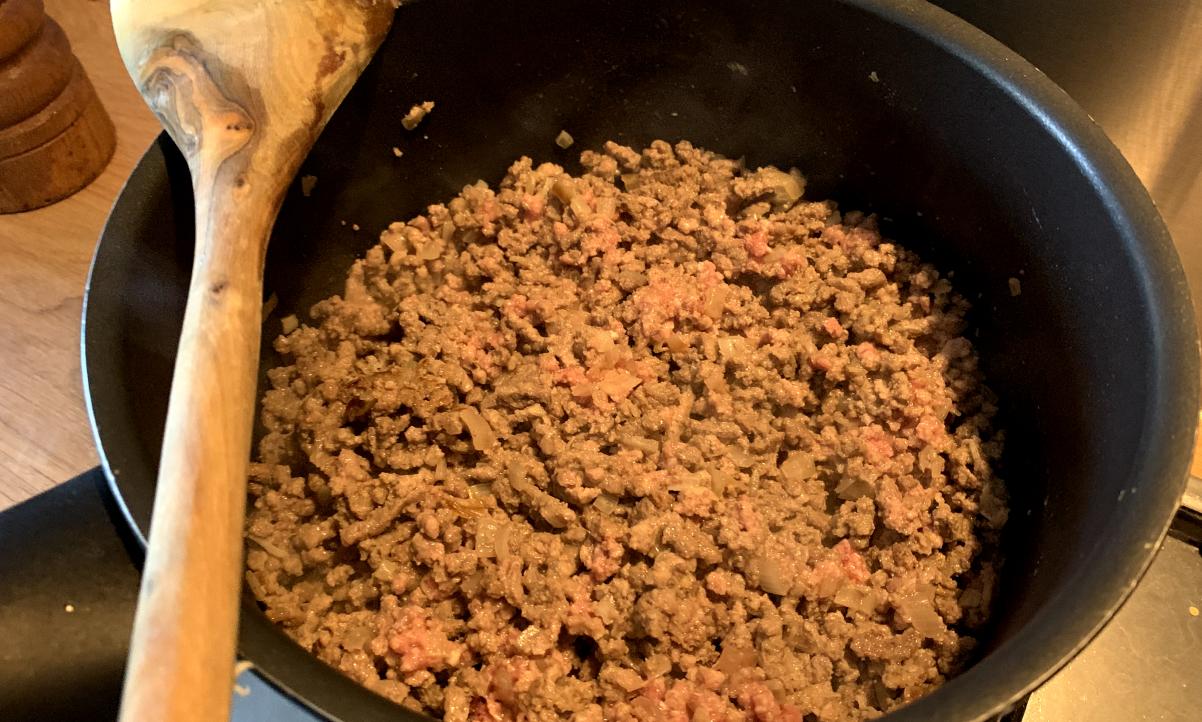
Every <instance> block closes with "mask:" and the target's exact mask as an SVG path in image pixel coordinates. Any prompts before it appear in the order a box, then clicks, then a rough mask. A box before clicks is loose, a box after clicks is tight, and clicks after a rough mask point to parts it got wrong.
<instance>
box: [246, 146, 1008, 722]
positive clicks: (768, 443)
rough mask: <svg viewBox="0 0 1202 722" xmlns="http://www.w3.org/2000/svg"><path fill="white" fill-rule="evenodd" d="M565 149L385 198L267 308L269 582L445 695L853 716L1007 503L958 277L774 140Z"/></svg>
mask: <svg viewBox="0 0 1202 722" xmlns="http://www.w3.org/2000/svg"><path fill="white" fill-rule="evenodd" d="M581 162H582V164H583V167H584V169H585V173H584V175H583V176H581V177H572V176H570V175H569V174H567V173H566V172H565V171H564V170H563V169H562V168H560V167H559V166H556V165H552V164H549V163H544V164H542V165H539V166H537V167H535V166H534V165H533V164H532V162H531V161H530V160H529V159H528V158H523V159H521V160H519V161H517V162H516V163H515V164H514V165H513V166H512V167H511V168H510V170H509V173H508V174H507V175H506V176H505V178H504V180H503V181H502V182H501V184H500V186H499V188H498V189H497V190H493V189H491V188H489V187H488V186H487V185H485V184H484V183H477V184H475V185H472V186H469V187H467V188H464V189H463V192H462V193H461V194H460V195H459V196H458V197H457V198H455V199H453V200H451V201H450V202H449V203H447V204H445V205H435V206H431V207H430V208H429V210H428V212H427V213H426V215H423V216H418V217H417V218H414V219H412V220H410V221H408V222H405V223H395V224H393V225H392V226H391V227H390V228H389V229H388V230H387V231H386V232H384V233H383V235H382V236H381V239H380V243H379V245H377V246H375V247H374V248H372V249H371V250H370V251H368V253H367V255H366V257H365V258H363V259H362V260H360V261H358V262H356V263H355V264H354V266H353V267H352V268H351V270H350V274H349V276H348V278H347V281H346V289H345V292H344V293H343V294H342V295H341V296H335V297H333V298H330V299H328V300H326V301H323V302H321V303H318V304H317V305H316V306H315V307H314V308H313V310H312V322H311V325H305V324H302V325H300V326H299V327H296V328H291V329H290V330H289V332H288V333H285V334H284V335H283V336H281V337H280V338H279V339H278V340H277V341H276V343H275V346H276V349H277V350H278V351H279V352H280V353H281V354H283V356H284V358H285V359H287V360H288V362H289V363H288V365H285V366H281V367H280V368H276V369H273V370H271V372H270V374H269V377H270V382H271V389H270V390H269V391H267V392H266V395H265V396H264V398H263V405H262V410H263V422H264V424H265V428H266V435H265V436H264V437H263V439H262V442H261V445H260V447H259V462H258V463H255V464H253V466H252V469H251V484H250V490H251V497H252V507H251V511H250V514H249V519H248V524H247V539H248V553H247V566H248V572H247V582H248V583H249V585H250V588H251V589H252V590H253V592H254V594H255V595H256V596H257V597H258V599H259V600H260V602H261V603H262V605H263V607H264V608H265V609H266V613H267V614H268V616H269V617H270V618H271V619H273V620H274V621H276V622H277V623H279V624H280V625H282V626H283V628H284V629H285V630H287V632H288V633H289V634H290V635H291V636H292V637H293V638H294V639H295V640H296V641H297V642H299V643H300V644H301V645H302V646H303V647H305V648H306V649H308V650H311V651H312V652H313V653H314V654H315V655H317V656H318V657H320V658H321V659H322V660H324V661H325V662H327V663H328V664H330V665H331V666H333V667H335V668H337V669H339V670H341V671H343V672H344V673H345V674H347V675H349V676H351V677H353V678H354V679H356V680H358V681H359V682H361V683H362V684H363V685H365V686H366V687H368V688H370V689H372V690H375V691H376V692H378V693H380V694H382V695H385V696H387V697H389V698H391V699H393V700H396V701H397V702H399V703H400V704H402V705H404V706H406V707H409V708H412V709H414V710H421V711H424V712H427V713H429V714H430V715H433V716H435V717H443V718H445V719H446V720H448V721H450V722H463V721H464V720H560V719H576V720H585V721H588V720H592V721H596V722H600V721H601V720H615V721H616V720H679V721H681V722H686V721H691V722H696V721H707V722H710V721H716V720H759V721H762V722H767V721H769V720H794V721H798V722H801V721H803V720H824V721H828V720H859V719H865V718H871V717H876V716H879V715H880V714H881V713H882V712H884V711H888V710H890V709H892V708H895V707H897V706H899V705H901V704H904V703H906V702H907V701H910V700H913V699H915V698H916V697H918V696H921V695H923V694H925V693H927V692H929V691H930V690H932V689H933V688H935V687H936V686H938V685H939V684H940V683H941V682H942V681H943V680H944V679H946V678H947V676H948V675H951V674H953V673H955V672H956V670H957V669H958V667H959V666H960V665H962V664H963V663H964V661H965V659H966V656H967V655H968V654H969V653H970V650H971V649H972V646H973V643H974V641H973V638H972V636H971V634H972V631H973V630H974V629H976V628H978V627H980V625H981V624H982V622H983V621H984V619H985V617H986V614H987V612H988V610H989V607H990V599H991V597H992V592H993V589H994V586H995V579H996V575H995V569H996V558H995V557H994V555H993V549H994V544H995V541H996V537H997V534H998V532H999V530H1000V528H1001V527H1002V525H1003V523H1004V522H1005V518H1006V503H1005V499H1006V496H1005V492H1004V490H1003V487H1002V484H1001V482H1000V481H999V479H998V478H997V477H996V476H994V472H993V468H992V467H993V465H994V464H995V462H996V461H997V459H998V456H999V454H1000V443H1001V440H1000V436H999V434H997V433H996V432H994V431H993V430H992V429H991V425H990V420H991V417H992V415H993V413H994V403H993V401H992V398H991V395H990V394H989V392H988V391H987V390H986V389H985V388H984V386H983V385H982V382H981V378H980V374H979V372H978V368H977V357H976V354H975V352H974V350H973V347H972V344H971V343H970V342H969V340H968V339H967V338H966V337H965V321H964V314H965V311H966V310H967V304H966V303H965V301H964V299H963V298H961V297H960V296H958V295H957V294H956V293H955V292H953V290H952V286H951V284H950V283H949V282H948V281H947V279H946V278H944V277H942V276H941V275H940V274H939V273H938V272H937V271H936V269H935V268H933V267H932V266H930V265H928V264H925V263H923V262H922V261H921V260H919V259H918V258H917V257H916V256H915V255H914V254H913V253H911V252H909V251H907V250H905V249H903V248H900V247H898V246H897V245H895V244H893V243H891V242H889V241H888V240H886V239H883V238H882V237H881V235H880V233H879V232H878V230H877V226H876V223H875V222H874V219H873V218H872V217H869V216H865V215H862V214H859V213H846V214H840V212H839V211H838V210H837V209H836V206H835V205H834V204H833V203H831V202H826V201H819V202H814V201H809V200H805V199H804V198H803V191H804V186H805V181H804V179H803V178H802V176H801V175H800V174H799V173H798V172H797V171H790V172H784V171H781V170H778V169H776V168H760V169H758V170H754V171H752V170H749V169H746V168H744V167H743V166H742V165H741V164H740V163H739V162H737V161H732V160H728V159H725V158H723V157H721V156H718V155H715V154H713V153H710V152H707V151H704V150H701V149H698V148H695V147H693V146H692V145H690V144H688V143H678V144H677V145H675V146H672V145H669V144H668V143H665V142H655V143H653V144H652V145H651V147H649V148H648V149H646V150H644V151H642V152H641V153H640V152H637V151H635V150H632V149H630V148H626V147H623V146H620V145H617V144H613V143H610V144H607V145H606V146H605V147H604V149H603V150H602V151H601V152H592V151H590V152H585V153H584V154H583V155H582V156H581ZM289 326H290V327H294V326H295V323H292V324H289Z"/></svg>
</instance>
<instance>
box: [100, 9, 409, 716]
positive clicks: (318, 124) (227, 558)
mask: <svg viewBox="0 0 1202 722" xmlns="http://www.w3.org/2000/svg"><path fill="white" fill-rule="evenodd" d="M393 9H394V4H393V3H392V2H390V0H113V1H112V15H113V27H114V29H115V31H116V36H117V44H118V47H119V48H120V50H121V56H122V58H123V59H124V61H125V65H126V69H127V70H128V71H129V73H130V76H131V77H132V78H133V80H134V83H135V84H136V85H137V86H138V89H139V91H140V92H141V94H142V97H143V98H144V99H145V100H146V102H147V104H148V105H149V106H150V108H151V109H152V110H153V111H154V112H155V113H156V114H157V115H158V116H159V119H160V120H161V121H162V123H163V125H164V127H165V128H166V129H167V131H168V132H169V133H170V134H171V137H172V138H173V139H174V140H175V142H176V144H177V145H178V146H179V147H180V149H181V150H182V151H183V153H184V155H185V156H186V157H187V159H188V165H189V167H190V169H191V172H192V184H193V189H194V193H195V204H196V253H195V258H194V260H193V266H192V281H191V286H190V289H189V294H188V305H187V310H186V312H185V316H184V325H183V330H182V333H181V336H180V342H179V352H178V356H177V359H176V365H175V376H174V380H173V383H172V388H171V396H170V406H169V410H168V413H167V424H166V428H165V431H164V437H163V450H162V456H161V460H160V466H159V477H158V486H157V491H156V497H155V504H154V514H153V519H152V521H151V527H150V547H149V550H148V551H147V557H146V564H145V567H144V570H143V577H142V590H141V595H140V597H139V601H138V610H137V615H136V617H135V620H134V633H133V639H132V642H131V647H130V656H129V664H128V666H127V668H126V678H125V690H124V693H123V697H122V704H121V719H122V720H124V721H126V722H133V721H135V720H136V721H138V722H142V721H143V720H145V721H150V720H155V721H156V722H157V721H158V720H196V721H199V720H220V719H225V718H227V717H228V715H229V706H230V693H231V683H232V669H233V663H234V654H235V639H236V635H237V626H238V599H239V589H240V586H241V584H240V580H241V569H242V522H243V513H244V507H245V497H246V470H247V464H248V460H249V456H250V443H251V430H252V419H253V411H254V394H255V378H256V367H257V364H258V358H259V332H260V328H259V327H260V323H261V318H260V313H261V307H262V292H263V289H262V287H263V262H264V255H265V253H266V247H267V239H268V236H269V234H270V231H271V226H272V224H273V223H274V221H275V216H276V214H277V213H278V211H279V207H280V203H281V201H282V198H283V195H284V192H285V190H286V189H287V187H288V185H289V183H290V182H291V180H292V177H293V176H294V175H295V173H296V170H297V168H298V167H299V166H300V163H301V161H302V160H303V159H304V157H305V155H306V154H307V153H308V152H309V149H310V147H311V146H312V144H313V141H314V139H315V138H316V137H317V135H318V133H319V132H320V131H321V129H322V128H323V127H324V126H325V124H326V121H327V120H329V117H330V115H331V114H332V113H333V111H334V109H335V108H336V107H337V106H338V104H339V103H340V102H341V101H342V99H343V97H344V96H345V95H346V93H347V92H348V91H349V90H350V88H351V86H352V85H353V84H354V82H355V80H356V79H357V78H358V76H359V74H360V73H361V72H362V71H363V68H364V67H365V66H366V65H367V63H368V61H369V60H370V59H371V56H372V54H373V53H374V52H375V50H376V48H377V47H378V46H379V44H380V42H381V41H382V40H383V38H384V35H385V34H386V32H387V30H388V26H389V24H390V23H391V21H392V14H393Z"/></svg>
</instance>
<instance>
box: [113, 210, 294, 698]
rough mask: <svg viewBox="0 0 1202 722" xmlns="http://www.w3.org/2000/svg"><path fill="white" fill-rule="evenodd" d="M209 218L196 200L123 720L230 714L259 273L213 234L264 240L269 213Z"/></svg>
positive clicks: (250, 260)
mask: <svg viewBox="0 0 1202 722" xmlns="http://www.w3.org/2000/svg"><path fill="white" fill-rule="evenodd" d="M208 217H209V219H210V220H209V222H204V220H203V219H205V218H206V208H204V207H203V205H202V203H198V207H197V219H198V227H197V248H198V251H199V250H200V249H208V251H209V252H208V253H205V252H198V253H197V257H196V262H195V264H194V267H193V272H192V283H191V290H190V292H189V296H188V306H187V311H186V313H185V316H184V325H183V332H182V335H181V337H180V343H179V352H178V356H177V358H176V363H175V376H174V381H173V382H172V387H171V401H170V407H169V411H168V414H167V425H166V429H165V431H164V436H163V450H162V457H161V460H160V466H159V477H158V486H157V488H156V491H155V502H154V516H153V520H152V523H151V527H150V546H149V550H148V552H147V556H146V564H145V567H144V569H143V577H142V589H141V595H140V597H139V600H138V608H137V615H136V618H135V621H134V635H133V640H132V643H131V649H130V657H129V666H128V667H127V669H126V678H125V691H124V696H123V700H122V706H121V719H122V720H123V721H124V722H135V721H137V722H143V721H150V720H195V721H197V722H199V721H201V720H206V721H207V720H214V721H215V720H223V719H226V718H228V715H229V705H230V691H231V685H232V682H233V674H232V670H233V665H234V655H235V644H236V637H237V630H238V600H239V592H240V588H241V577H242V573H241V570H242V533H243V532H242V522H243V512H244V506H245V500H246V473H247V464H248V461H249V458H250V444H251V432H252V424H253V413H254V398H255V385H256V369H257V366H258V359H259V335H260V324H261V313H262V277H261V273H260V271H259V266H258V264H257V263H256V262H255V258H254V256H255V254H254V253H251V254H249V257H237V254H231V253H229V252H228V251H227V250H226V249H228V247H229V246H242V245H244V244H245V240H243V242H242V243H228V242H224V243H223V242H215V241H216V238H217V237H219V236H222V235H226V236H229V235H238V236H243V237H244V238H247V239H248V238H256V239H262V238H263V237H265V236H266V234H267V232H268V231H269V230H270V219H268V218H264V217H262V215H261V214H260V216H259V217H257V218H255V219H253V220H251V221H249V222H247V220H246V219H245V217H244V216H243V217H242V218H240V219H239V221H240V222H238V223H236V224H230V225H226V224H223V223H221V222H220V221H221V220H223V219H221V218H213V217H212V216H208ZM258 242H260V243H261V240H259V241H258Z"/></svg>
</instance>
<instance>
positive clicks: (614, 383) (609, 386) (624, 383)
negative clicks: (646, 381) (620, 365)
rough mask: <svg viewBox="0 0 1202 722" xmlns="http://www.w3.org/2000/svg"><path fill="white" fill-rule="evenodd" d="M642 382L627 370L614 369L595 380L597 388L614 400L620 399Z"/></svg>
mask: <svg viewBox="0 0 1202 722" xmlns="http://www.w3.org/2000/svg"><path fill="white" fill-rule="evenodd" d="M641 383H642V379H640V378H639V377H638V376H635V375H634V374H632V373H630V372H629V371H623V370H622V369H614V370H613V371H610V372H608V373H606V374H605V378H603V379H601V380H600V381H598V382H597V384H596V386H597V388H599V389H601V390H602V391H603V392H605V395H606V396H608V397H609V398H611V399H613V400H614V401H622V400H623V399H625V398H626V397H627V396H629V395H630V392H631V391H634V389H635V387H637V386H638V385H639V384H641Z"/></svg>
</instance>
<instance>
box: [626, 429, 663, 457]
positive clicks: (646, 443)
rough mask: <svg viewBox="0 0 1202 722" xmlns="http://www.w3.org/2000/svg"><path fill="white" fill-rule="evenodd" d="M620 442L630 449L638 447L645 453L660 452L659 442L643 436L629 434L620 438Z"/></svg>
mask: <svg viewBox="0 0 1202 722" xmlns="http://www.w3.org/2000/svg"><path fill="white" fill-rule="evenodd" d="M618 443H619V444H621V445H622V446H625V447H626V448H628V449H638V450H639V451H641V452H643V453H644V454H658V453H659V442H658V441H656V440H654V439H648V438H644V437H642V436H631V435H629V434H627V435H624V436H622V437H621V438H619V439H618Z"/></svg>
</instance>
